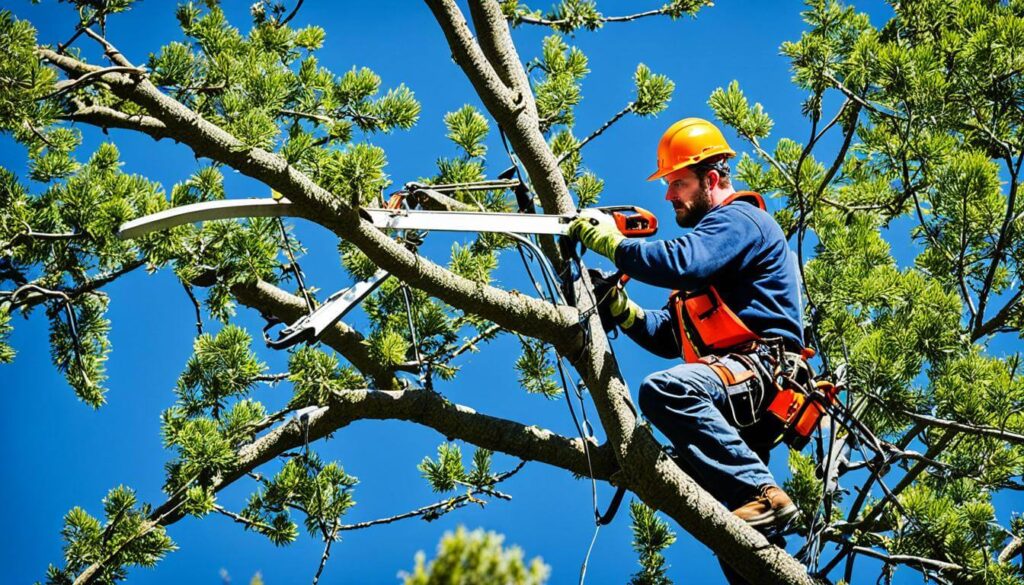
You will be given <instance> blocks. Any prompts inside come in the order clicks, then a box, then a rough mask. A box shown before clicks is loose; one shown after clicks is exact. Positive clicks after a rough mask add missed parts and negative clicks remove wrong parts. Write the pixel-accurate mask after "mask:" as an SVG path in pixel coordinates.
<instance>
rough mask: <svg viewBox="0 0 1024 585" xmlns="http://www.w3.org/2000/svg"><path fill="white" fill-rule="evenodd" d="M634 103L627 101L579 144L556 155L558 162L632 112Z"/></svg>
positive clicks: (580, 148)
mask: <svg viewBox="0 0 1024 585" xmlns="http://www.w3.org/2000/svg"><path fill="white" fill-rule="evenodd" d="M635 105H636V102H629V103H628V104H626V107H624V108H622V109H621V110H619V112H618V113H617V114H615V115H614V116H612V117H611V119H609V120H608V121H607V122H605V123H604V124H602V125H601V127H600V128H598V129H597V130H594V131H593V132H592V133H591V134H590V135H589V136H587V137H586V138H584V139H583V140H581V141H580V142H579V144H577V145H576V146H575V147H574V148H573V149H572V150H570V151H569V152H566V153H564V154H562V156H560V157H558V163H559V164H561V163H562V161H564V160H565V159H566V158H568V157H570V156H572V153H574V152H577V151H579V150H582V149H583V147H584V146H586V145H587V143H588V142H590V141H591V140H593V139H595V138H597V137H598V136H600V135H601V134H603V133H604V131H605V130H607V129H609V128H611V127H612V124H614V123H616V122H618V121H619V120H620V119H621V118H622V117H623V116H625V115H626V114H628V113H630V112H632V111H633V106H635Z"/></svg>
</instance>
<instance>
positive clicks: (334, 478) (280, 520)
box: [241, 453, 359, 546]
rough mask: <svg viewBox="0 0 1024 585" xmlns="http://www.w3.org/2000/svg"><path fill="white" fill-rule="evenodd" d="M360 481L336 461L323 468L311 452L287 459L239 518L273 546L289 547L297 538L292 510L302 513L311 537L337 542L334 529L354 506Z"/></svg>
mask: <svg viewBox="0 0 1024 585" xmlns="http://www.w3.org/2000/svg"><path fill="white" fill-rule="evenodd" d="M358 482H359V480H358V479H357V478H355V477H353V476H351V475H348V474H347V473H345V471H344V470H343V469H342V468H341V466H340V465H338V464H337V463H335V462H332V463H328V464H326V465H324V464H323V462H321V461H320V459H319V458H318V457H317V456H316V455H315V454H313V453H308V454H306V455H304V456H302V457H295V458H292V459H289V460H288V461H287V462H286V463H285V464H284V466H282V468H281V470H280V471H279V472H278V473H277V475H275V476H274V477H273V478H272V479H270V480H266V481H264V482H263V486H262V488H261V489H260V490H258V491H257V492H255V493H253V494H252V495H251V496H250V498H249V502H248V504H247V505H246V507H245V509H244V510H243V511H242V513H241V516H242V517H243V518H245V519H246V520H247V521H249V522H250V524H249V525H248V527H249V528H251V529H253V530H255V531H256V532H259V533H260V534H263V535H264V536H266V537H267V538H269V539H270V541H271V542H273V543H274V544H275V545H278V546H282V545H285V544H289V543H291V542H292V541H294V540H295V538H296V537H297V536H298V528H297V526H296V525H295V524H294V523H293V522H292V521H291V512H290V511H291V510H301V511H303V513H304V514H305V521H304V524H305V527H306V531H307V532H308V533H309V534H310V535H311V536H316V535H319V536H320V537H321V538H324V539H325V540H327V539H336V538H337V534H336V532H337V527H338V526H339V525H340V522H341V518H342V517H343V516H344V515H345V513H346V512H347V511H348V509H349V508H351V507H352V506H354V505H355V500H354V499H353V497H352V491H353V488H354V487H355V485H356V484H357V483H358Z"/></svg>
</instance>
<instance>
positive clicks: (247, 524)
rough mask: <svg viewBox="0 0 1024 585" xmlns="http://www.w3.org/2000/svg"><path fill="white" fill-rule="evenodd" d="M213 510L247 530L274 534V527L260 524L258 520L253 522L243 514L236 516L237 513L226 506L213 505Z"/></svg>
mask: <svg viewBox="0 0 1024 585" xmlns="http://www.w3.org/2000/svg"><path fill="white" fill-rule="evenodd" d="M213 509H214V510H216V511H217V512H219V513H221V514H223V515H224V516H227V517H228V518H231V519H232V520H234V521H235V522H237V523H239V524H241V525H243V526H245V527H246V528H252V529H253V530H256V531H264V532H273V531H274V527H273V526H271V525H269V524H265V523H263V522H259V521H258V520H253V519H251V518H246V517H245V516H242V515H241V514H236V513H235V512H232V511H231V510H228V509H227V508H225V507H224V506H221V505H220V504H214V505H213Z"/></svg>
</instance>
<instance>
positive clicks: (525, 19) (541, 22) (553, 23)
mask: <svg viewBox="0 0 1024 585" xmlns="http://www.w3.org/2000/svg"><path fill="white" fill-rule="evenodd" d="M669 13H670V12H669V6H667V5H666V6H663V7H661V8H659V9H657V10H647V11H645V12H638V13H636V14H625V15H622V16H602V17H600V18H598V19H596V20H597V22H599V23H601V24H605V23H609V22H630V21H633V20H639V19H641V18H648V17H651V16H662V15H665V14H669ZM516 20H518V21H519V22H522V23H524V24H532V25H538V26H547V27H552V28H555V27H558V26H561V25H564V24H567V23H568V22H569V20H568V19H566V18H558V19H554V20H552V19H548V18H534V17H532V16H521V17H517V18H516Z"/></svg>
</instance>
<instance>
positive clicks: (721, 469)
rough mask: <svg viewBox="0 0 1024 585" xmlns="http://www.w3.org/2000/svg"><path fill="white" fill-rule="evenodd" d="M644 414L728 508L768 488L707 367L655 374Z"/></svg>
mask: <svg viewBox="0 0 1024 585" xmlns="http://www.w3.org/2000/svg"><path fill="white" fill-rule="evenodd" d="M639 394H640V396H639V398H640V400H639V402H640V410H641V411H642V412H643V414H644V417H646V418H647V420H649V421H650V422H651V423H652V424H653V425H654V426H655V427H657V428H658V430H660V431H661V432H662V433H663V434H664V435H665V436H666V437H668V439H669V440H670V441H671V442H672V445H673V447H675V449H676V451H677V452H678V453H679V456H680V457H682V458H683V459H684V460H685V462H686V463H687V464H688V465H689V467H690V468H692V469H693V471H694V472H695V474H696V475H695V477H694V479H695V480H697V482H698V483H700V485H701V486H702V487H703V488H704V489H705V490H707V491H708V492H709V493H710V494H711V495H713V496H714V497H715V498H716V499H718V500H719V501H721V502H722V503H723V504H725V505H726V506H727V507H729V508H736V507H739V506H740V505H742V504H743V503H744V502H745V501H746V500H747V499H749V498H750V497H751V496H752V495H753V494H755V493H756V492H757V488H758V487H760V486H761V485H763V484H766V483H770V484H774V483H775V480H774V479H773V478H772V474H771V472H770V471H768V467H767V466H766V465H765V464H764V463H763V462H762V461H761V459H760V458H759V457H758V456H757V454H756V453H754V451H753V450H752V449H751V448H750V446H748V445H747V443H746V442H745V441H744V440H743V439H742V438H740V435H739V432H738V431H737V430H736V428H735V427H733V426H732V425H731V424H729V422H728V421H727V420H726V418H725V416H724V415H723V414H722V412H723V409H728V408H729V407H728V405H727V404H726V400H727V398H726V396H727V395H726V388H725V385H724V384H723V383H722V381H721V379H719V377H718V375H717V374H715V373H714V371H713V370H712V369H711V368H710V367H708V366H706V365H704V364H682V365H679V366H676V367H674V368H671V369H668V370H664V371H661V372H655V373H654V374H651V375H650V376H648V377H647V378H646V379H644V381H643V383H642V384H641V385H640V391H639Z"/></svg>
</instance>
